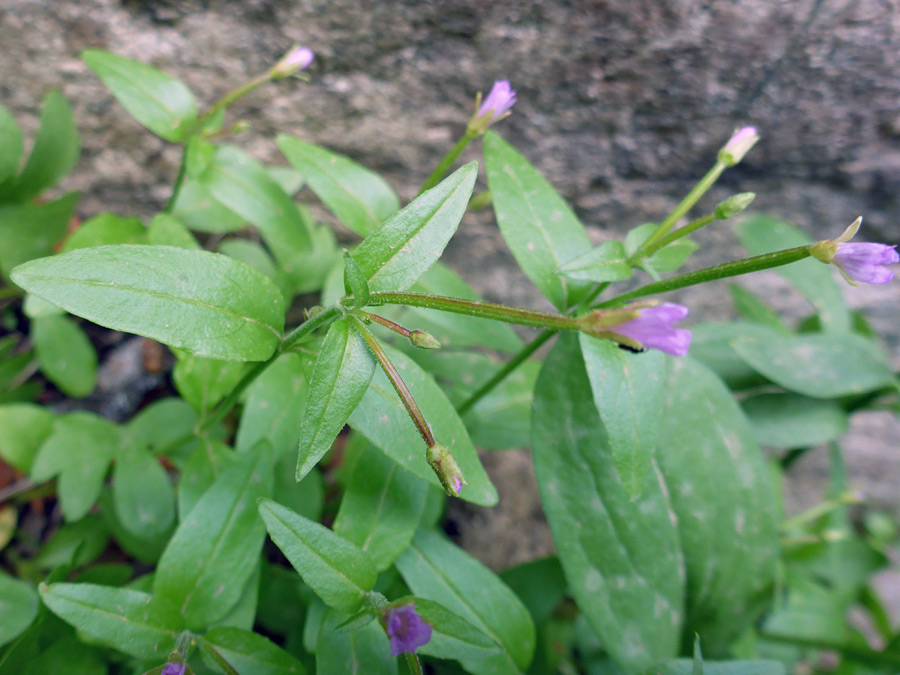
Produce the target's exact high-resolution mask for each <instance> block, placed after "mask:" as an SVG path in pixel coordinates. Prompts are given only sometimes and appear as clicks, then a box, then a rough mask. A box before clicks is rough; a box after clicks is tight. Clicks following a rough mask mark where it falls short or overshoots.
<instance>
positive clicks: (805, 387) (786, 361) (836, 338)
mask: <svg viewBox="0 0 900 675" xmlns="http://www.w3.org/2000/svg"><path fill="white" fill-rule="evenodd" d="M731 344H732V347H733V348H734V351H735V352H737V354H738V356H740V357H741V358H742V359H743V360H744V361H746V362H747V363H748V364H749V365H750V366H752V367H753V369H754V370H756V371H757V372H759V373H762V374H763V375H765V376H766V377H767V378H769V379H770V380H772V381H773V382H775V383H776V384H780V385H781V386H782V387H784V388H785V389H789V390H791V391H796V392H798V393H800V394H805V395H806V396H811V397H813V398H837V397H839V396H852V395H854V394H864V393H865V392H867V391H872V390H874V389H880V388H882V387H891V386H897V380H896V379H895V378H894V376H893V374H892V373H891V368H890V365H889V364H888V361H887V359H886V358H885V356H884V353H883V352H882V351H881V350H880V349H879V348H878V346H877V345H875V344H874V343H873V342H871V341H869V340H866V339H865V338H863V337H861V336H859V335H853V334H850V335H829V334H818V335H795V336H789V337H784V336H777V337H774V338H768V339H761V338H757V337H743V338H739V339H737V340H733V341H732V343H731Z"/></svg>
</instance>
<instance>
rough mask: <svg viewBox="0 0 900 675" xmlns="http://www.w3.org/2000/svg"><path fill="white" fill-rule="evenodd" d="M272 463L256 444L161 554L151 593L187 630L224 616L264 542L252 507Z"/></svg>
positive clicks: (267, 485)
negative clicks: (174, 612)
mask: <svg viewBox="0 0 900 675" xmlns="http://www.w3.org/2000/svg"><path fill="white" fill-rule="evenodd" d="M272 462H273V457H272V451H271V448H270V447H267V446H266V445H265V444H262V445H260V446H258V447H257V449H256V452H255V453H248V455H247V456H246V457H243V458H241V459H240V460H239V461H238V462H237V463H235V464H234V465H233V466H232V467H230V468H229V469H228V470H226V471H224V472H223V473H222V475H221V476H220V477H219V478H218V479H217V480H216V482H215V483H213V484H212V487H210V488H209V489H208V490H207V491H206V492H205V493H204V495H203V497H201V498H200V501H199V502H197V504H196V506H194V508H193V509H191V510H190V512H189V513H188V514H187V516H186V517H185V518H184V520H182V521H181V524H180V525H179V526H178V529H176V530H175V534H174V535H173V536H172V539H171V540H170V541H169V545H168V546H167V547H166V550H165V551H164V552H163V554H162V558H161V559H160V561H159V567H158V568H157V570H156V578H155V579H154V582H153V593H154V595H158V596H161V597H164V598H166V599H167V600H169V601H170V602H172V603H173V604H174V605H176V606H178V607H179V609H180V611H181V613H182V614H183V615H184V619H185V621H186V622H187V625H188V627H189V628H191V629H192V630H197V629H202V628H205V627H207V626H209V625H210V624H212V623H214V622H215V621H217V620H219V619H221V618H222V617H223V616H225V614H227V613H228V611H229V610H230V609H231V608H232V607H233V606H234V605H235V604H236V603H237V602H238V600H239V599H240V596H241V590H242V589H243V587H244V584H245V583H246V581H247V579H248V578H249V577H250V575H251V574H252V573H253V570H254V568H255V566H256V563H257V560H258V558H259V552H260V549H261V548H262V544H263V541H264V539H265V528H263V526H262V523H261V522H260V521H259V520H258V519H257V518H256V513H255V510H254V508H253V506H254V504H255V503H256V502H257V500H258V499H261V498H263V497H265V496H267V495H268V494H269V493H270V491H271V489H272Z"/></svg>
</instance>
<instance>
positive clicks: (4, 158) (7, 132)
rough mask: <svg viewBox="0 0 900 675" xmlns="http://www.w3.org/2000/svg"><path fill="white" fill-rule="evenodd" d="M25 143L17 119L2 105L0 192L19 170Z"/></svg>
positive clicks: (0, 111)
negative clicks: (5, 182) (4, 184)
mask: <svg viewBox="0 0 900 675" xmlns="http://www.w3.org/2000/svg"><path fill="white" fill-rule="evenodd" d="M23 147H24V143H23V140H22V130H21V129H20V128H19V125H18V124H17V123H16V118H15V117H13V116H12V114H11V113H10V112H9V110H7V109H6V108H5V107H3V106H2V105H0V191H2V189H3V187H2V186H3V183H4V181H6V180H7V179H9V178H11V177H12V176H14V175H15V173H16V171H18V170H19V161H20V160H21V159H22V150H23Z"/></svg>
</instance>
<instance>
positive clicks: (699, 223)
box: [628, 213, 716, 263]
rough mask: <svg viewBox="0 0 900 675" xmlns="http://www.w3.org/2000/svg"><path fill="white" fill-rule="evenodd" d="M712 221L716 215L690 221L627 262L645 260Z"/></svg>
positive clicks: (712, 214) (711, 214)
mask: <svg viewBox="0 0 900 675" xmlns="http://www.w3.org/2000/svg"><path fill="white" fill-rule="evenodd" d="M714 220H716V214H714V213H710V214H709V215H706V216H701V217H700V218H697V220H693V221H691V222H690V223H688V224H687V225H685V226H684V227H679V228H678V229H677V230H675V231H673V232H669V234H668V235H666V236H665V237H663V238H662V239H660V240H658V241H657V242H656V243H654V244H651V245H650V246H647V247H646V248H643V249H642V250H641V251H639V252H637V253H635V254H634V255H633V256H631V257H630V258H629V259H628V262H629V263H635V262H637V261H638V260H641V259H643V258H647V257H649V256H651V255H653V254H654V253H656V252H657V251H658V250H659V249H661V248H664V247H666V246H668V245H669V244H671V243H672V242H673V241H675V240H676V239H681V238H682V237H686V236H687V235H689V234H690V233H691V232H696V231H697V230H699V229H700V228H701V227H705V226H706V225H709V224H710V223H711V222H713V221H714Z"/></svg>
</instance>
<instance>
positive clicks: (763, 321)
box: [728, 284, 790, 335]
mask: <svg viewBox="0 0 900 675" xmlns="http://www.w3.org/2000/svg"><path fill="white" fill-rule="evenodd" d="M728 292H729V293H730V294H731V301H732V302H733V303H734V308H735V309H736V310H737V312H738V314H740V315H741V317H742V318H744V319H746V320H747V321H752V322H754V323H758V324H760V325H761V326H766V327H767V328H771V329H772V330H775V331H778V332H779V333H781V334H782V335H787V334H789V333H790V330H789V329H788V327H787V326H785V325H784V322H783V321H782V320H781V317H779V316H778V314H777V313H776V312H775V311H774V310H773V309H772V308H771V307H769V306H768V305H767V304H766V303H765V302H763V301H762V299H761V298H760V297H759V296H757V295H756V294H754V293H752V292H751V291H748V290H747V289H746V288H744V287H742V286H738V285H737V284H728Z"/></svg>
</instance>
